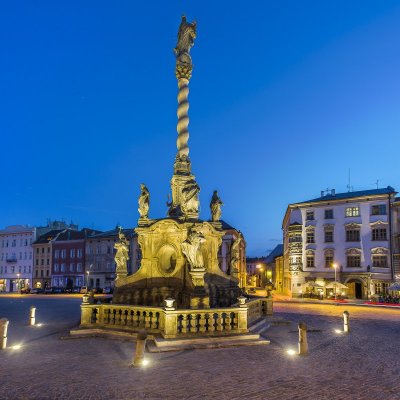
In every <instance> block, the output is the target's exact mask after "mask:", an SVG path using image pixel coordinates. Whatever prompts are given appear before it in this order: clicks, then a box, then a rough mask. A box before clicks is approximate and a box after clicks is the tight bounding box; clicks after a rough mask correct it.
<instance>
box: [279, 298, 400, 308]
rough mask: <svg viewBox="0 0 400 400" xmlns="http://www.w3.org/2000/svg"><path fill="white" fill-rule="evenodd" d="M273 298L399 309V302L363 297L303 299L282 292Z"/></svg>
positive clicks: (307, 302) (298, 301) (282, 301)
mask: <svg viewBox="0 0 400 400" xmlns="http://www.w3.org/2000/svg"><path fill="white" fill-rule="evenodd" d="M272 297H273V300H274V302H277V303H303V304H321V305H324V304H335V305H337V306H340V305H346V306H364V307H382V308H398V309H399V310H400V304H398V303H378V302H374V301H368V300H364V299H344V300H331V299H323V300H318V299H304V298H299V297H296V298H292V297H290V296H285V295H282V294H273V296H272Z"/></svg>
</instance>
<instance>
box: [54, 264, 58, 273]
mask: <svg viewBox="0 0 400 400" xmlns="http://www.w3.org/2000/svg"><path fill="white" fill-rule="evenodd" d="M54 272H58V264H54Z"/></svg>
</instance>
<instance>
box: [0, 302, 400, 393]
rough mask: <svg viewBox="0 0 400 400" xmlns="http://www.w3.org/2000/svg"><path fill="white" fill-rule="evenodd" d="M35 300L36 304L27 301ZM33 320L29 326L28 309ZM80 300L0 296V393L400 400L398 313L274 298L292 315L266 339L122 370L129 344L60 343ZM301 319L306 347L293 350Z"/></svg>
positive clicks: (157, 358) (156, 357) (162, 357)
mask: <svg viewBox="0 0 400 400" xmlns="http://www.w3.org/2000/svg"><path fill="white" fill-rule="evenodd" d="M33 300H35V301H33ZM31 303H34V304H35V305H36V306H37V308H38V309H37V322H42V323H44V325H43V326H42V327H28V326H26V322H27V319H28V313H29V306H30V305H31ZM79 303H80V300H79V299H72V298H71V299H55V298H49V299H39V298H38V299H34V298H33V299H32V298H0V316H1V317H3V316H6V317H8V318H9V319H10V323H11V325H10V332H9V344H10V346H11V345H13V344H16V343H22V344H23V347H22V348H21V349H20V350H12V349H7V350H4V351H1V352H0V398H1V399H28V398H29V399H268V400H274V399H299V400H300V399H307V400H309V399H321V400H323V399H330V400H331V399H350V400H361V399H362V400H364V399H365V400H369V399H374V400H375V399H385V400H386V399H389V400H391V399H393V400H395V399H400V379H399V375H400V358H399V354H400V353H399V348H400V310H392V309H369V308H365V307H356V306H353V307H351V308H350V307H349V312H350V318H351V320H350V322H351V333H350V334H349V335H344V334H337V333H335V331H334V330H335V329H340V328H342V313H343V311H344V310H345V308H344V307H342V306H336V305H315V304H287V303H278V304H276V305H275V311H276V315H278V316H282V317H284V318H286V319H289V320H292V321H294V322H293V324H292V325H290V326H283V325H281V326H275V327H271V328H270V329H269V330H268V331H267V332H266V336H267V337H268V338H269V339H270V340H271V344H270V345H269V346H250V347H239V348H228V349H214V350H193V351H182V352H173V353H161V354H154V353H152V354H148V355H147V358H148V359H149V361H150V362H149V365H148V366H147V367H145V368H140V369H137V368H129V366H128V365H129V364H130V362H131V361H132V357H133V354H134V344H133V343H130V342H123V341H117V340H107V339H100V338H91V339H73V340H60V339H59V338H60V336H62V335H63V334H64V333H66V332H67V331H68V329H69V328H70V327H73V326H75V325H76V324H77V321H78V320H79V312H80V311H79ZM299 321H304V322H306V323H307V325H308V328H309V329H310V330H312V331H311V332H309V333H308V341H309V348H310V354H309V355H308V356H303V357H300V356H288V355H287V354H286V350H287V348H289V347H290V348H293V349H296V347H297V338H298V335H297V331H296V323H297V322H299Z"/></svg>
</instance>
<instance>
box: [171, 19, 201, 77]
mask: <svg viewBox="0 0 400 400" xmlns="http://www.w3.org/2000/svg"><path fill="white" fill-rule="evenodd" d="M194 39H196V21H193V22H187V20H186V17H185V16H184V15H182V21H181V24H180V25H179V30H178V42H177V44H176V47H175V48H174V52H175V55H176V77H177V78H178V79H180V78H186V79H190V77H191V73H192V58H191V57H190V54H189V53H190V49H191V47H193V45H194Z"/></svg>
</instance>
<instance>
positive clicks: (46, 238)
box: [32, 229, 63, 244]
mask: <svg viewBox="0 0 400 400" xmlns="http://www.w3.org/2000/svg"><path fill="white" fill-rule="evenodd" d="M62 231H63V229H55V230H52V231H49V232H47V233H45V234H43V235H42V236H39V237H38V238H37V240H35V241H34V242H33V243H32V244H44V243H49V242H50V240H53V239H54V238H55V237H56V236H57V235H58V234H59V233H60V232H62Z"/></svg>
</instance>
